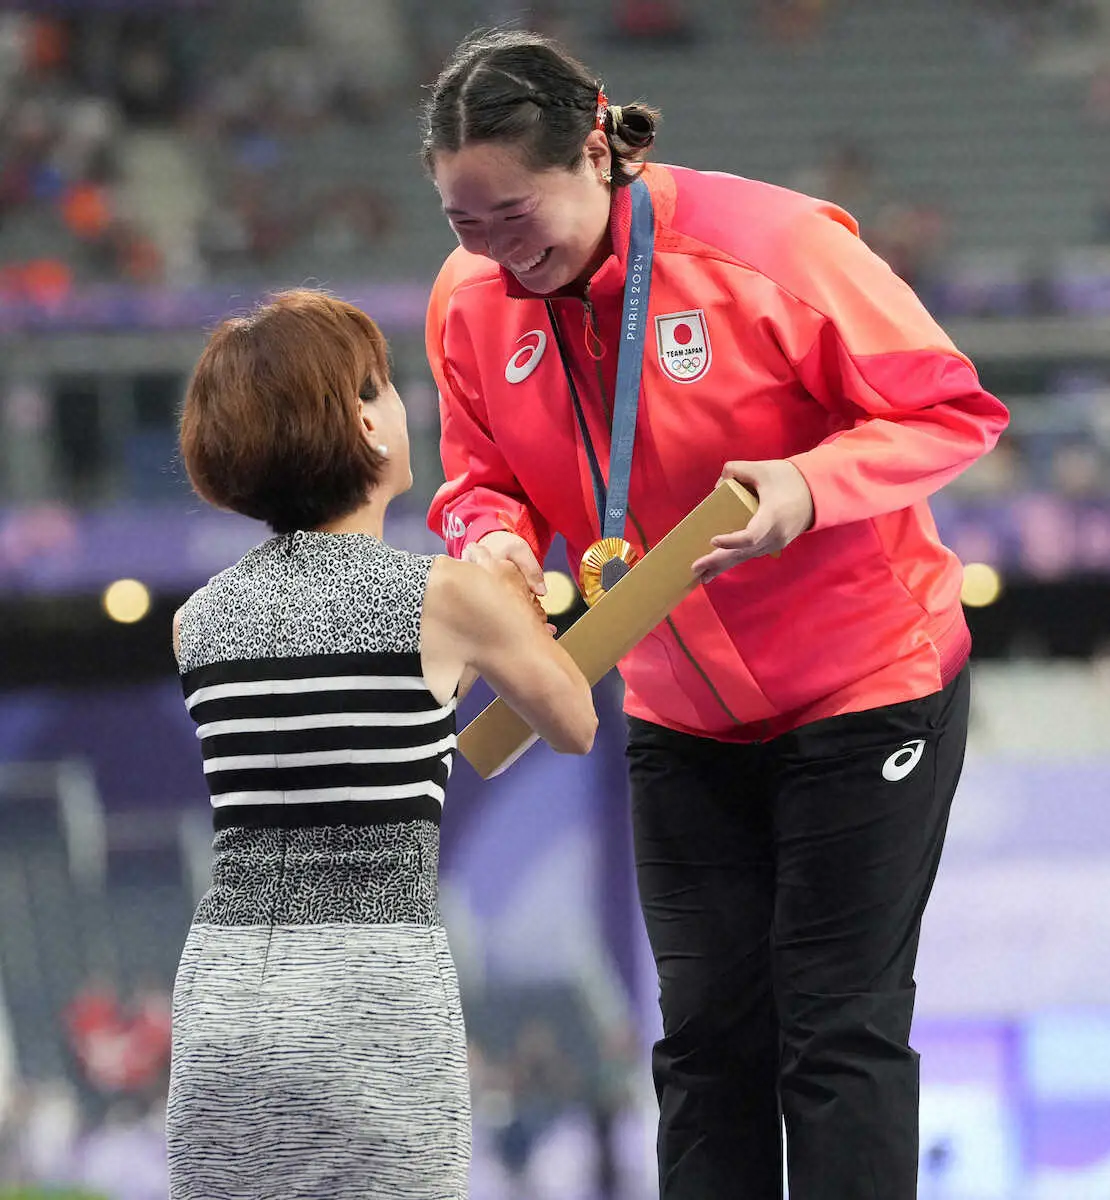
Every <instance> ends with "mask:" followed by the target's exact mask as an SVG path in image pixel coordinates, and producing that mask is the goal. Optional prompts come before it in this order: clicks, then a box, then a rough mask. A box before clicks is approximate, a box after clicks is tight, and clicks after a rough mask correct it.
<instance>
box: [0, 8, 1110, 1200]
mask: <svg viewBox="0 0 1110 1200" xmlns="http://www.w3.org/2000/svg"><path fill="white" fill-rule="evenodd" d="M513 19H519V20H521V21H522V22H524V23H527V24H530V25H532V26H536V27H540V28H543V29H544V30H547V31H550V32H554V33H556V34H557V35H559V36H561V37H562V38H563V39H564V40H565V41H566V42H567V43H568V44H569V45H570V46H571V47H572V48H574V49H576V50H577V51H578V52H579V53H580V54H581V55H582V56H583V57H584V58H585V59H586V61H587V62H589V63H591V64H593V65H595V66H596V67H597V69H598V70H599V71H601V72H603V74H604V79H605V82H606V84H607V87H608V91H609V94H610V95H611V96H613V97H614V98H615V99H616V100H622V99H629V98H631V97H633V96H644V97H645V98H647V99H649V100H651V101H652V102H654V103H656V104H657V105H659V106H660V107H661V108H662V109H663V112H664V126H663V132H662V135H661V138H660V142H659V146H658V157H659V158H660V159H661V160H663V161H674V162H682V163H685V164H688V165H691V166H695V167H704V168H710V169H718V170H727V171H733V172H736V173H739V174H745V175H751V176H756V177H761V178H765V179H769V180H772V181H774V182H779V183H784V184H787V185H790V186H795V187H798V188H801V189H803V190H807V191H810V192H811V193H814V194H819V195H823V196H827V197H830V198H832V199H834V200H837V201H839V202H841V203H842V204H844V205H845V206H846V207H847V208H849V209H850V210H851V211H852V212H853V213H855V214H856V216H857V217H858V218H859V219H860V221H861V223H862V226H863V232H864V234H865V236H866V237H867V238H868V240H869V241H870V242H871V243H872V244H873V245H874V246H875V247H876V248H877V249H878V250H879V251H880V252H881V253H882V254H883V255H884V256H885V257H887V259H888V260H889V261H890V262H891V264H892V265H893V266H894V267H895V269H897V270H898V271H899V272H900V273H902V274H903V275H904V276H905V277H906V278H907V279H908V280H910V282H911V283H912V284H913V285H914V286H915V287H916V288H917V289H918V291H919V293H920V294H921V295H922V297H923V298H924V299H925V300H926V302H927V303H928V305H929V306H930V307H931V309H932V310H933V312H934V313H935V314H936V315H937V317H938V318H939V319H940V320H941V322H942V323H943V324H944V325H945V327H946V328H947V329H948V330H949V331H950V333H951V334H952V335H953V336H954V338H955V339H956V341H957V342H958V344H959V345H960V346H961V347H962V348H963V349H964V350H965V351H966V352H968V353H969V354H970V355H971V356H972V357H973V358H974V359H975V361H976V363H977V365H978V367H979V369H980V372H981V374H982V376H983V378H984V380H985V382H986V384H987V385H988V386H989V387H991V388H992V389H993V390H995V391H996V392H997V393H998V394H1000V395H1001V396H1002V397H1003V398H1004V399H1005V400H1006V401H1007V402H1008V403H1009V404H1010V406H1011V409H1012V413H1013V422H1012V426H1011V429H1010V431H1009V433H1008V434H1007V435H1006V437H1005V439H1004V441H1003V442H1002V444H1001V445H1000V446H999V448H998V450H997V451H996V452H995V453H994V455H992V456H991V457H990V458H989V459H988V460H986V461H985V462H983V463H982V464H981V465H979V466H978V467H976V468H975V469H974V470H972V471H971V472H969V473H968V475H967V476H966V477H965V478H964V479H962V480H961V481H960V482H959V483H958V484H956V485H954V486H952V487H950V488H949V489H948V490H947V491H946V492H945V493H944V494H943V495H942V496H940V497H938V499H937V501H936V504H935V511H936V513H937V517H938V521H939V522H940V524H941V526H942V528H943V531H944V533H945V534H946V536H947V538H948V540H949V542H950V544H952V545H953V546H954V547H955V548H956V549H957V550H958V552H959V553H960V555H961V557H962V558H963V560H964V562H965V565H966V569H967V575H966V577H967V587H966V592H965V601H966V603H967V605H968V613H969V616H970V618H971V621H972V624H973V629H974V633H975V636H976V665H977V672H976V682H977V691H976V697H975V710H974V722H973V729H972V745H971V752H970V757H969V761H968V766H967V770H966V774H965V778H964V782H963V784H962V786H961V790H960V794H959V796H958V798H957V804H956V809H955V813H954V818H953V824H952V829H951V834H950V838H949V846H948V851H947V856H946V859H945V861H944V864H943V865H942V869H941V873H940V878H939V881H938V884H937V888H936V893H935V897H934V900H933V903H932V906H931V909H930V911H929V913H928V915H927V918H926V929H925V939H924V945H923V949H922V953H921V961H920V969H919V972H918V980H919V1001H918V1016H917V1023H916V1033H915V1041H916V1044H917V1046H918V1048H919V1049H920V1050H921V1051H922V1052H923V1055H924V1070H923V1080H924V1081H923V1106H922V1187H921V1194H922V1196H923V1197H928V1198H931V1200H941V1198H947V1200H1080V1198H1091V1200H1095V1198H1098V1200H1106V1198H1107V1197H1110V958H1108V956H1107V952H1106V947H1107V946H1108V945H1110V903H1108V899H1107V897H1108V894H1110V472H1108V470H1107V467H1108V459H1110V155H1108V153H1107V150H1108V146H1110V4H1108V3H1107V0H546V2H544V0H535V2H534V3H533V4H532V6H531V8H525V7H520V8H518V7H516V6H515V5H514V4H513V3H512V2H511V0H500V2H499V0H65V2H63V0H57V2H54V3H46V2H41V3H37V4H22V5H20V4H12V3H0V344H2V350H0V1114H2V1117H0V1181H2V1182H0V1195H2V1196H6V1197H15V1196H21V1197H31V1196H44V1195H52V1196H59V1195H67V1196H73V1197H76V1196H90V1197H101V1198H105V1200H164V1198H165V1196H166V1182H165V1171H164V1165H163V1162H162V1142H161V1132H160V1121H161V1107H162V1103H163V1101H164V1095H165V1085H166V1067H167V1056H168V1044H169V1043H168V1023H167V1021H168V1018H167V1014H168V1008H167V1004H168V992H169V988H170V986H171V983H172V976H173V970H174V965H175V962H176V958H177V954H178V951H179V949H180V946H181V943H182V940H183V937H184V933H185V930H186V927H187V924H188V921H189V917H190V913H191V909H192V906H193V904H194V903H195V900H196V898H197V896H198V894H199V892H200V891H201V890H202V889H203V888H204V886H205V885H206V880H207V870H208V849H209V825H208V812H207V802H206V794H205V788H204V783H203V777H202V774H201V772H200V766H199V757H198V755H197V753H196V748H195V744H194V739H193V735H192V732H191V727H190V724H189V722H188V720H187V718H186V715H185V712H184V709H183V706H182V704H181V700H180V694H179V690H178V687H177V683H176V679H175V676H174V668H173V662H172V657H171V653H170V649H169V618H170V614H171V613H172V611H173V609H174V608H175V607H176V605H177V604H179V603H180V602H181V600H182V599H183V598H184V597H185V596H186V595H188V593H189V592H191V591H192V590H193V589H194V588H195V587H197V586H199V585H200V584H201V583H203V582H204V581H205V580H206V579H207V578H208V577H209V576H210V575H211V574H213V573H214V572H215V571H217V570H219V569H220V568H222V567H223V566H225V565H227V564H228V563H229V562H231V561H232V560H233V559H234V558H235V557H237V556H238V555H239V554H240V553H241V552H242V551H243V550H245V549H246V548H247V547H248V546H250V545H252V544H254V543H255V542H256V541H258V540H260V539H261V537H262V536H263V532H264V531H263V530H261V529H260V528H259V527H257V526H254V525H253V524H252V523H250V522H247V521H242V520H238V519H236V518H233V517H230V516H225V515H220V514H216V513H213V512H211V511H207V510H206V509H205V508H204V507H203V506H202V505H201V504H200V503H199V502H198V501H197V500H196V499H195V498H193V497H192V496H191V494H190V492H189V490H188V487H187V483H186V481H185V479H184V477H183V472H182V470H181V467H180V463H179V462H178V460H177V457H176V453H175V415H176V409H177V406H178V404H179V401H180V398H181V395H182V390H183V385H184V380H185V378H186V375H187V372H188V371H189V369H190V368H191V366H192V363H193V361H194V359H195V357H196V355H197V353H198V351H199V348H200V346H201V344H202V341H203V337H204V331H205V329H207V328H209V327H211V325H212V324H213V323H214V322H215V321H216V320H218V319H219V318H220V317H222V316H223V315H225V314H227V313H229V312H232V311H236V310H238V309H241V308H242V307H244V306H245V305H247V304H249V303H250V302H251V300H252V299H253V298H254V297H255V296H256V295H258V294H261V293H263V292H265V291H266V290H268V289H272V288H274V287H279V286H287V285H296V284H301V283H305V282H309V283H321V284H324V285H326V286H328V287H330V288H332V289H333V290H335V291H336V292H337V293H339V294H340V295H342V296H344V297H346V298H349V299H351V300H353V301H355V302H357V303H360V304H362V305H364V306H365V307H366V308H367V309H368V311H369V312H370V313H371V314H372V315H373V316H374V317H376V318H377V319H378V320H379V321H380V323H381V324H382V325H383V327H384V328H385V330H386V331H387V333H388V335H389V336H390V338H391V339H392V342H393V346H394V349H395V355H396V361H397V373H398V378H399V385H400V389H401V392H402V394H403V396H404V398H405V400H406V402H407V404H408V407H409V412H410V421H411V426H412V430H413V435H414V459H415V469H416V477H417V485H416V488H415V489H414V492H413V494H412V495H411V497H410V498H409V502H408V503H405V504H402V503H398V504H397V505H396V506H395V507H396V510H397V511H396V515H395V516H394V517H393V518H392V524H391V527H390V529H389V531H388V532H389V535H390V537H391V540H393V541H395V542H396V543H398V544H400V545H404V546H408V547H410V548H413V549H431V550H438V549H439V548H440V547H439V543H438V541H437V540H436V539H434V538H433V537H432V536H431V535H430V534H428V533H427V531H426V530H425V529H424V524H423V513H424V510H425V505H426V501H427V499H428V497H429V496H430V494H431V492H432V491H433V490H434V488H435V487H436V485H437V484H438V482H439V481H440V469H439V465H438V457H437V451H436V414H435V395H434V391H433V388H432V384H431V380H430V376H429V374H428V372H427V369H426V367H425V364H424V359H423V352H422V341H421V325H422V318H423V306H424V300H425V297H426V294H427V290H428V287H429V284H430V281H431V278H432V276H433V274H434V272H435V270H436V268H437V266H438V264H439V262H440V260H441V259H442V257H443V255H444V254H445V253H446V252H447V251H448V250H449V249H450V247H451V245H452V237H451V234H450V232H449V230H448V229H447V226H446V224H445V222H444V221H443V219H442V217H441V215H440V214H439V211H438V207H437V201H436V196H435V194H434V191H433V189H432V188H431V186H430V185H429V184H428V183H427V181H426V180H425V179H424V178H423V176H422V173H421V169H420V165H419V156H418V134H417V124H416V112H417V109H418V107H419V104H420V100H421V87H422V85H423V84H424V83H426V82H427V81H428V80H429V79H430V78H431V77H432V76H433V75H434V73H435V70H436V68H437V66H438V64H439V63H440V62H441V60H442V57H443V55H444V54H445V52H446V51H447V50H448V49H449V48H450V47H451V46H452V45H453V44H454V43H455V41H456V40H457V39H458V38H459V37H460V36H461V35H462V34H464V33H465V32H467V31H468V30H469V29H470V28H472V27H474V26H475V25H477V24H483V23H491V22H501V21H505V20H513ZM549 566H550V568H551V569H552V570H553V571H555V570H560V569H563V568H565V561H564V560H563V559H562V558H561V557H560V552H558V550H557V551H556V552H553V556H552V559H551V561H550V563H549ZM568 604H570V605H571V607H570V608H569V609H568V611H567V612H566V613H564V614H563V615H562V616H560V617H559V620H560V622H562V623H565V622H566V621H568V620H570V619H572V618H573V616H574V615H575V608H574V596H573V594H571V595H569V596H568ZM830 652H831V653H835V652H836V650H835V647H831V648H830ZM481 699H482V698H481V697H480V696H479V697H475V698H473V699H472V700H471V701H469V702H468V712H469V711H473V709H474V708H476V707H477V705H478V704H479V703H480V702H481ZM598 702H599V707H600V708H601V710H602V712H603V732H602V735H601V737H600V739H599V743H598V747H597V749H596V750H595V752H594V754H593V755H592V756H591V757H590V758H589V759H588V760H586V761H582V762H578V761H574V762H571V761H567V760H562V759H557V758H556V756H554V755H552V754H550V753H548V752H547V751H545V750H542V749H538V750H534V751H532V752H530V754H529V755H528V756H527V757H526V758H525V759H524V760H522V762H521V763H520V764H519V765H518V766H517V767H516V768H514V770H513V771H512V772H511V773H510V774H509V775H508V776H507V777H503V778H501V779H500V780H497V781H495V782H494V783H492V784H488V785H481V784H479V782H478V781H477V779H476V778H475V776H474V775H473V773H472V772H470V770H469V768H468V767H466V766H465V764H462V765H460V767H459V770H458V772H457V773H456V778H455V780H454V781H453V791H452V793H451V795H450V797H449V800H448V805H447V810H446V817H445V824H444V830H443V838H444V842H443V853H444V859H443V898H444V911H445V917H446V921H447V923H448V926H449V929H450V933H451V936H452V942H453V946H454V951H455V954H456V957H457V960H458V963H459V969H460V974H461V978H462V981H463V985H464V992H465V1001H466V1010H467V1016H468V1023H469V1029H470V1036H471V1042H472V1048H473V1067H474V1094H475V1124H476V1130H475V1167H474V1184H473V1196H474V1200H502V1198H503V1200H517V1198H518V1197H519V1198H523V1197H528V1198H529V1200H547V1198H550V1200H646V1198H647V1197H649V1196H650V1195H651V1194H652V1183H651V1173H652V1164H651V1156H652V1149H651V1138H652V1108H653V1098H652V1095H651V1089H650V1080H649V1078H648V1073H647V1066H646V1063H647V1047H648V1044H649V1043H650V1040H651V1038H652V1036H653V1035H654V1031H655V1027H656V1021H657V1017H656V1014H655V983H654V978H653V972H652V968H651V964H650V959H649V956H648V954H647V952H646V948H645V945H644V941H643V936H642V933H641V929H640V921H639V916H638V913H637V910H636V903H635V897H634V891H633V881H632V875H631V869H630V864H629V837H628V829H627V822H626V817H625V799H626V798H625V791H624V782H623V763H622V746H621V722H620V719H619V695H618V692H617V688H616V685H615V683H614V681H613V680H608V681H606V682H605V683H604V684H603V685H601V686H600V687H599V689H598ZM892 1200H897V1198H892Z"/></svg>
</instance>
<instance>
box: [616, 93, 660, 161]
mask: <svg viewBox="0 0 1110 1200" xmlns="http://www.w3.org/2000/svg"><path fill="white" fill-rule="evenodd" d="M618 112H619V117H618V119H617V120H616V121H615V122H614V129H613V132H614V133H615V134H616V136H617V137H619V138H620V139H621V141H622V142H624V143H625V144H626V145H627V146H629V147H631V148H632V149H633V150H646V149H647V147H648V146H650V145H651V144H652V142H654V141H655V121H654V119H653V118H652V116H651V115H650V114H648V113H646V112H644V110H643V109H642V108H639V107H637V106H636V105H631V104H625V105H623V106H621V107H620V108H619V109H618Z"/></svg>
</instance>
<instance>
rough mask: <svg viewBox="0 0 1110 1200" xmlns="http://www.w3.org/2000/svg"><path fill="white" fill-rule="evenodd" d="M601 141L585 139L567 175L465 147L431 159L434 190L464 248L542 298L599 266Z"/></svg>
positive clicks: (500, 146) (502, 146) (604, 219)
mask: <svg viewBox="0 0 1110 1200" xmlns="http://www.w3.org/2000/svg"><path fill="white" fill-rule="evenodd" d="M609 160H610V152H609V145H608V142H607V141H606V138H605V135H604V134H602V133H600V132H598V133H591V134H590V136H589V137H588V138H587V139H586V144H585V146H584V147H583V153H582V158H581V159H580V161H579V163H578V164H577V166H576V167H575V168H573V169H571V170H566V169H564V168H562V167H552V168H549V169H547V170H542V171H536V170H533V169H531V168H530V167H529V166H528V165H527V163H526V162H525V160H524V158H523V156H522V155H521V153H520V152H519V151H518V150H517V149H515V148H514V147H513V146H512V145H511V144H506V143H501V142H471V143H469V144H468V145H465V146H463V147H462V149H460V150H457V151H455V152H453V153H450V152H446V151H443V152H440V153H439V154H437V155H436V156H435V161H434V175H435V182H436V187H437V188H438V189H439V194H440V197H441V198H442V200H443V209H444V212H445V213H446V214H447V218H448V220H449V221H450V222H451V228H452V229H453V230H454V231H455V235H456V236H457V237H458V239H459V243H460V245H462V247H463V249H465V250H469V251H470V252H471V253H472V254H480V255H482V256H483V257H484V258H491V259H493V261H494V262H496V263H499V264H500V265H501V266H503V267H505V268H506V269H507V270H508V271H510V272H511V273H512V274H513V275H515V276H516V278H517V279H518V280H519V281H520V283H521V284H522V285H523V286H524V287H526V288H527V289H528V290H529V291H531V292H536V293H537V294H539V295H548V294H550V293H551V292H555V291H558V289H559V288H562V287H566V286H567V285H568V284H571V283H573V282H574V281H575V280H577V279H580V278H582V277H584V276H586V275H588V274H589V273H591V272H592V271H593V270H595V269H596V267H597V266H598V265H599V263H600V261H601V259H602V258H603V256H604V254H605V253H606V251H607V239H608V230H609V185H608V184H607V183H605V182H604V180H603V179H602V178H601V173H602V171H603V170H605V169H607V168H608V167H609Z"/></svg>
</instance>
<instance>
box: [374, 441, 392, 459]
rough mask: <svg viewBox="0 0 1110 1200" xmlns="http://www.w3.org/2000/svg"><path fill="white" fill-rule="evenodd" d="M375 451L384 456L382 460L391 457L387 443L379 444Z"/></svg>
mask: <svg viewBox="0 0 1110 1200" xmlns="http://www.w3.org/2000/svg"><path fill="white" fill-rule="evenodd" d="M374 449H375V450H377V452H378V453H379V454H380V455H381V456H382V458H388V457H389V447H388V446H387V445H386V444H385V442H379V443H378V444H377V445H376V446H375V447H374Z"/></svg>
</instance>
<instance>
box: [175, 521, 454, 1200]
mask: <svg viewBox="0 0 1110 1200" xmlns="http://www.w3.org/2000/svg"><path fill="white" fill-rule="evenodd" d="M431 562H432V560H431V559H430V558H428V557H425V556H419V555H413V554H407V553H404V552H402V551H399V550H394V549H391V548H390V547H388V546H386V545H384V544H383V543H382V542H380V541H378V540H377V539H375V538H372V537H368V536H365V535H362V534H322V533H295V534H290V535H287V536H283V537H278V538H273V539H271V540H270V541H268V542H266V543H264V544H263V545H261V546H259V547H257V548H256V549H254V550H252V551H251V552H250V553H249V554H248V555H246V557H245V558H243V559H242V560H241V561H240V562H239V563H237V564H236V565H235V566H234V567H231V568H230V569H228V570H227V571H224V572H222V573H221V574H219V575H217V576H216V577H215V578H214V579H213V580H212V581H211V582H210V583H209V584H208V585H207V586H206V587H204V588H202V589H201V590H200V591H199V592H197V593H196V594H195V595H193V596H192V597H191V598H190V599H189V601H188V602H187V603H186V605H185V607H184V609H183V611H182V618H181V632H180V659H179V661H180V667H181V672H182V684H183V687H184V691H185V698H186V704H187V706H188V708H189V712H190V714H191V715H192V717H193V719H194V720H195V721H196V723H197V734H198V736H199V738H200V740H201V747H202V751H203V757H204V768H205V775H206V778H207V780H208V784H209V788H210V791H211V793H212V804H213V812H214V823H215V829H216V834H215V842H214V852H215V856H214V863H213V872H212V886H211V888H210V889H209V890H208V892H207V894H206V895H205V896H204V897H203V899H202V900H201V902H200V905H199V906H198V908H197V912H196V915H195V917H194V921H193V925H192V928H191V929H190V931H189V936H188V940H187V942H186V945H185V949H184V952H183V955H182V958H181V965H180V968H179V970H178V976H177V982H176V985H175V989H174V1012H173V1020H174V1047H173V1069H172V1075H171V1082H170V1095H169V1103H168V1107H167V1140H168V1149H169V1162H170V1178H171V1200H279V1198H280V1200H293V1198H300V1197H305V1198H307V1197H312V1198H313V1200H323V1198H325V1197H326V1198H328V1200H355V1198H356V1197H357V1198H358V1200H370V1198H375V1200H376V1198H378V1197H382V1198H384V1197H390V1198H391V1200H393V1198H395V1200H409V1198H411V1200H461V1198H463V1197H465V1196H466V1193H467V1173H468V1166H469V1157H470V1104H469V1088H468V1078H467V1064H466V1044H465V1036H464V1030H463V1020H462V1011H461V1008H460V1004H459V994H458V985H457V981H456V976H455V968H454V964H453V962H452V959H451V953H450V950H449V948H448V945H447V939H446V935H445V933H444V930H443V927H442V925H441V923H440V917H439V909H438V900H437V881H438V861H439V819H440V813H441V810H442V806H443V800H444V789H445V787H446V784H447V778H448V775H449V774H450V771H451V764H452V761H453V756H454V751H455V704H454V701H453V700H452V701H451V702H450V703H448V704H446V705H441V704H440V703H439V702H438V701H437V700H436V699H435V697H434V696H433V695H432V694H431V693H430V692H429V691H428V688H427V686H426V684H425V682H424V679H423V675H422V672H421V663H420V613H421V607H422V602H423V596H424V588H425V585H426V582H427V577H428V571H429V569H430V566H431Z"/></svg>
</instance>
